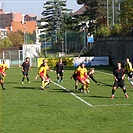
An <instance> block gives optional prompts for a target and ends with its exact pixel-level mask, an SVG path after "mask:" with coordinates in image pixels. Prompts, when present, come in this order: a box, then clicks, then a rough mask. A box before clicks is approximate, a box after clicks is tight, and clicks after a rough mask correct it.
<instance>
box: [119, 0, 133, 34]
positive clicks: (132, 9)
mask: <svg viewBox="0 0 133 133" xmlns="http://www.w3.org/2000/svg"><path fill="white" fill-rule="evenodd" d="M120 23H121V26H122V33H123V34H124V35H129V34H131V28H132V27H133V0H125V1H123V2H121V10H120Z"/></svg>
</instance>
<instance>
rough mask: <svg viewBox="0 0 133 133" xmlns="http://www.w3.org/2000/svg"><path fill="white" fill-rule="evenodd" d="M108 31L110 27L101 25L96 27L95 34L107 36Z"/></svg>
mask: <svg viewBox="0 0 133 133" xmlns="http://www.w3.org/2000/svg"><path fill="white" fill-rule="evenodd" d="M110 33H111V31H110V28H109V27H107V26H101V27H99V28H98V29H97V36H102V37H108V36H110Z"/></svg>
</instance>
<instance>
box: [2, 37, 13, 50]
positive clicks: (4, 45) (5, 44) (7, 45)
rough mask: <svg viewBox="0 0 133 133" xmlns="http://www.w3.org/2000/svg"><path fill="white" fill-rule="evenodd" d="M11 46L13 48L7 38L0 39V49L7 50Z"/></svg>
mask: <svg viewBox="0 0 133 133" xmlns="http://www.w3.org/2000/svg"><path fill="white" fill-rule="evenodd" d="M11 46H13V44H12V42H11V40H10V39H9V38H3V39H0V47H1V48H8V47H11Z"/></svg>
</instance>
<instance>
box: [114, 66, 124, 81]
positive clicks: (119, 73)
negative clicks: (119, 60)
mask: <svg viewBox="0 0 133 133" xmlns="http://www.w3.org/2000/svg"><path fill="white" fill-rule="evenodd" d="M124 74H125V71H124V68H121V69H118V68H115V69H114V71H113V75H114V76H115V77H116V78H117V79H118V81H121V80H122V77H123V75H124Z"/></svg>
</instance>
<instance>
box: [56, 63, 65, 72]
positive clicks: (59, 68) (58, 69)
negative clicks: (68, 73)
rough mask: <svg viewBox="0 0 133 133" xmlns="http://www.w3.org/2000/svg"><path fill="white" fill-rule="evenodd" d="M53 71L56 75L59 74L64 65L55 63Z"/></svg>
mask: <svg viewBox="0 0 133 133" xmlns="http://www.w3.org/2000/svg"><path fill="white" fill-rule="evenodd" d="M55 70H56V72H57V73H60V72H62V70H64V64H63V63H61V64H60V63H57V64H56V66H55Z"/></svg>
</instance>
